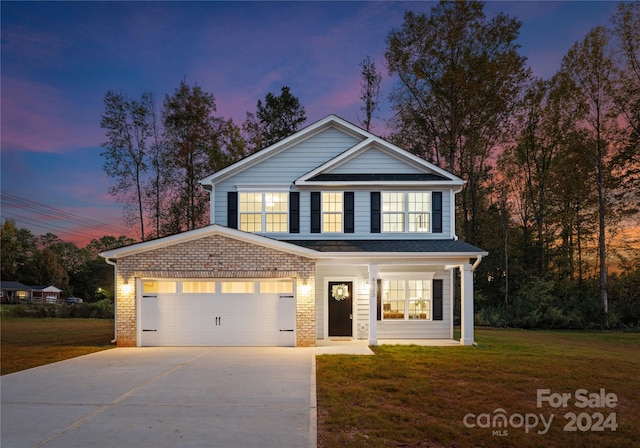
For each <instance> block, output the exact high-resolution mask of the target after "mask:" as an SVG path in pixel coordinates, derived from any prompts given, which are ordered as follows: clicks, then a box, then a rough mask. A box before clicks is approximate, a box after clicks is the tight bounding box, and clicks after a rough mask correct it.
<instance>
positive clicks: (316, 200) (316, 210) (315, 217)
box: [311, 191, 321, 233]
mask: <svg viewBox="0 0 640 448" xmlns="http://www.w3.org/2000/svg"><path fill="white" fill-rule="evenodd" d="M320 218H321V210H320V192H319V191H312V192H311V233H320V229H321V226H320Z"/></svg>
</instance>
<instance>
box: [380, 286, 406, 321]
mask: <svg viewBox="0 0 640 448" xmlns="http://www.w3.org/2000/svg"><path fill="white" fill-rule="evenodd" d="M382 288H383V289H382V294H383V295H382V297H383V299H382V307H383V319H404V308H405V282H404V280H384V281H383V282H382Z"/></svg>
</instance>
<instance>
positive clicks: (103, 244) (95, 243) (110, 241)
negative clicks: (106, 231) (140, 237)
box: [85, 235, 136, 257]
mask: <svg viewBox="0 0 640 448" xmlns="http://www.w3.org/2000/svg"><path fill="white" fill-rule="evenodd" d="M134 243H136V240H134V239H133V238H130V237H128V236H118V237H116V236H113V235H105V236H103V237H101V238H99V239H96V238H94V239H92V240H91V242H89V244H87V246H86V247H85V249H87V250H88V251H89V252H91V253H92V254H93V255H94V257H97V256H98V254H99V253H100V252H104V251H107V250H111V249H116V248H118V247H123V246H128V245H130V244H134Z"/></svg>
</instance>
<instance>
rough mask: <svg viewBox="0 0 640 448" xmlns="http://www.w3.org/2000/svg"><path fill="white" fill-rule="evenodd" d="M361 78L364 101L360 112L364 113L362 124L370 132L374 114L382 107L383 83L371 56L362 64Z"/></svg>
mask: <svg viewBox="0 0 640 448" xmlns="http://www.w3.org/2000/svg"><path fill="white" fill-rule="evenodd" d="M360 76H361V80H360V99H361V100H362V101H363V104H362V106H360V110H361V111H362V112H364V120H361V121H360V124H361V125H362V126H364V128H365V129H366V130H367V131H369V130H370V129H371V119H372V118H373V114H374V113H375V111H376V110H377V109H378V106H379V105H380V83H381V82H382V75H381V74H380V73H379V72H378V70H377V69H376V63H375V61H374V60H373V59H371V57H370V56H367V57H366V58H365V59H363V60H362V61H361V62H360Z"/></svg>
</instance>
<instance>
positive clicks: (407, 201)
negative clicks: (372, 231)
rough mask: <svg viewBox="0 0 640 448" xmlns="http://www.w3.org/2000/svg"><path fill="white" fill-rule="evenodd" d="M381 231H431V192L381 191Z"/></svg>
mask: <svg viewBox="0 0 640 448" xmlns="http://www.w3.org/2000/svg"><path fill="white" fill-rule="evenodd" d="M382 231H383V232H388V233H394V232H431V193H430V192H427V191H422V192H421V191H417V192H409V193H404V192H385V193H382Z"/></svg>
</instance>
